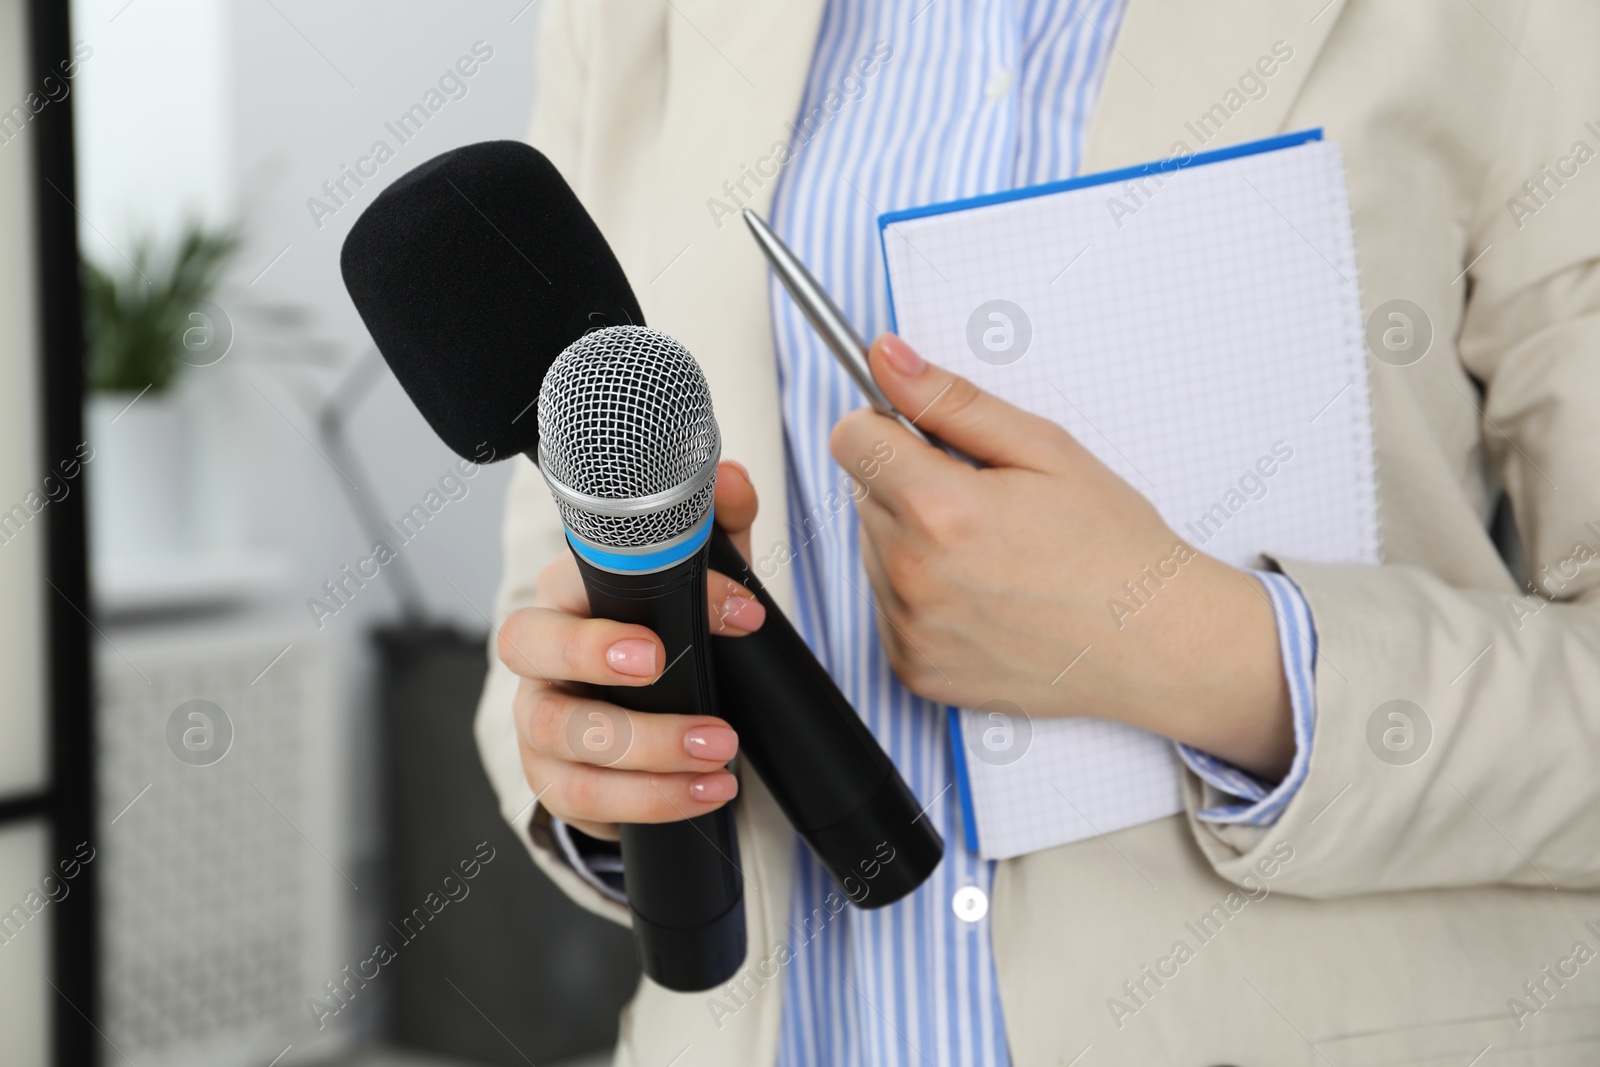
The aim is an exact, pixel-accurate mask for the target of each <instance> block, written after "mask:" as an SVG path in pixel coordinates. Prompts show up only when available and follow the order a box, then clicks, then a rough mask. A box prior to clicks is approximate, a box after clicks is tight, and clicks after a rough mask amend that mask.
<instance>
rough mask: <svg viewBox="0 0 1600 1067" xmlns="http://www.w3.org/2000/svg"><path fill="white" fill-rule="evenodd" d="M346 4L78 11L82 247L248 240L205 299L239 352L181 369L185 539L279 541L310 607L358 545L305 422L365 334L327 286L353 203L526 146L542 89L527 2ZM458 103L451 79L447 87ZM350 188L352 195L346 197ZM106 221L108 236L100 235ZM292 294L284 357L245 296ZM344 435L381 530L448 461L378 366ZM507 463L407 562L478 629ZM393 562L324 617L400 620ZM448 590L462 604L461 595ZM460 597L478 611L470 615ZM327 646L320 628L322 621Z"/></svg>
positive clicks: (442, 517) (181, 4)
mask: <svg viewBox="0 0 1600 1067" xmlns="http://www.w3.org/2000/svg"><path fill="white" fill-rule="evenodd" d="M526 4H527V0H505V2H501V3H481V4H472V5H465V4H461V5H454V4H452V5H445V4H437V3H430V2H425V0H409V2H405V3H394V2H387V3H384V2H376V0H356V2H349V3H340V4H326V3H316V2H311V0H271V2H270V3H269V2H268V0H133V3H131V4H128V3H126V0H77V3H76V5H75V26H74V36H75V37H76V38H80V39H83V40H85V41H87V42H89V43H90V44H91V45H92V47H93V48H94V54H93V57H92V58H91V59H90V60H88V61H87V62H86V63H85V64H84V66H83V70H82V72H81V73H80V75H79V80H78V84H77V87H76V98H75V103H76V104H77V106H78V117H79V122H80V132H79V141H80V156H81V165H82V175H81V178H80V182H81V190H82V196H81V198H80V200H81V203H80V206H81V208H82V210H83V215H84V219H85V221H86V223H87V225H86V226H85V232H86V234H87V236H86V238H85V248H86V251H88V253H89V254H90V255H97V256H101V257H102V258H104V259H105V260H106V261H107V262H109V263H116V262H118V260H117V258H116V251H115V250H114V249H113V248H112V247H111V246H117V247H119V248H122V249H124V250H125V249H126V247H127V242H128V241H129V240H130V239H131V236H132V235H133V234H135V233H138V232H142V231H144V230H146V229H148V228H150V227H152V226H159V227H170V226H171V225H173V224H174V223H175V222H176V221H177V220H178V219H181V218H182V217H184V216H185V215H186V214H196V213H197V214H200V215H202V216H204V217H207V218H211V219H224V218H229V217H234V218H237V219H239V220H240V221H241V222H242V224H243V227H244V232H245V235H246V244H245V246H244V248H243V250H242V252H241V253H240V255H239V256H238V259H237V261H236V263H235V267H234V270H233V272H232V277H231V278H230V281H229V285H228V287H227V292H226V294H225V295H224V296H222V297H219V301H218V302H219V303H221V304H222V305H223V307H224V308H225V309H226V310H227V311H228V313H229V315H230V317H231V318H232V319H233V322H234V326H235V328H236V329H237V331H238V339H237V341H236V343H235V347H234V349H233V351H232V352H231V353H230V354H229V356H228V357H227V359H225V360H224V361H223V362H222V363H220V364H218V365H217V366H215V367H209V368H204V369H199V370H195V371H193V372H190V373H189V375H188V380H187V381H186V382H185V383H184V387H183V391H184V394H185V396H186V398H187V400H188V403H189V404H190V407H191V411H192V413H193V416H194V425H193V437H192V443H191V455H192V458H193V461H194V462H195V464H196V468H197V469H196V476H197V478H198V479H199V481H198V483H197V488H198V490H199V493H198V495H199V498H200V501H199V505H198V507H197V508H196V509H195V515H194V518H193V526H194V528H195V540H196V542H197V543H198V544H199V545H201V546H202V547H219V546H221V547H238V546H256V547H268V548H283V549H287V550H288V552H289V554H290V558H291V565H290V570H289V576H288V577H287V579H286V580H285V581H283V582H282V583H281V588H280V589H279V590H278V596H279V598H280V599H281V601H282V603H283V605H284V607H285V608H286V610H288V609H292V610H294V611H298V612H300V613H302V615H303V617H304V618H305V619H306V626H307V629H306V633H307V637H308V639H314V638H317V637H320V636H321V634H319V632H318V631H317V630H316V629H315V628H314V627H313V626H312V624H311V617H310V614H309V612H308V611H307V609H306V607H305V603H304V602H305V601H306V599H307V598H309V597H312V596H316V595H318V593H319V586H320V585H321V583H322V582H323V581H324V580H326V579H329V578H332V577H334V576H336V574H337V572H338V570H339V568H340V567H341V566H342V565H344V564H353V563H354V562H355V561H356V559H357V558H358V557H360V556H362V555H364V554H365V553H366V552H367V550H368V549H369V547H370V545H369V543H368V539H367V538H366V537H365V536H364V535H363V534H362V533H361V531H360V529H359V527H358V526H357V524H356V523H355V521H354V520H353V518H352V515H351V511H350V508H349V506H348V505H347V503H346V501H345V498H344V497H343V496H342V495H341V492H340V483H341V477H342V476H341V474H340V473H339V472H336V471H335V470H334V469H333V468H332V466H331V465H330V464H329V462H328V461H327V460H326V459H325V458H324V457H323V456H322V455H320V454H319V452H318V451H317V450H316V448H314V447H313V445H312V443H311V442H308V440H307V438H308V437H309V438H311V439H312V441H315V439H316V433H315V429H314V427H313V425H312V420H311V418H310V412H311V411H312V410H313V409H314V407H315V405H316V404H317V402H318V400H319V398H320V397H322V396H324V395H326V393H327V392H328V390H330V389H331V388H332V387H333V385H334V383H335V382H337V381H338V380H339V379H340V378H341V377H342V373H343V371H344V369H346V368H348V367H349V366H350V365H351V364H352V361H354V360H355V359H357V358H358V357H359V356H360V355H361V354H362V353H363V351H364V350H365V349H366V346H367V344H368V341H367V337H366V333H365V330H364V329H363V328H362V326H361V323H360V320H359V318H358V317H357V315H356V313H355V311H354V309H353V308H352V307H351V306H350V303H349V300H348V298H347V296H346V295H345V292H344V286H343V284H342V282H341V281H340V278H339V272H338V254H339V247H340V243H341V242H342V240H343V238H344V235H345V233H346V232H347V231H348V229H349V227H350V225H351V223H352V222H353V221H354V219H355V218H356V216H357V215H358V214H359V212H360V210H361V209H362V208H364V207H365V206H366V205H368V204H370V203H371V201H372V198H373V197H374V195H376V193H377V192H378V190H379V189H380V188H381V187H382V186H383V185H385V184H387V183H388V182H389V181H392V180H393V179H394V178H395V177H397V176H398V175H400V174H401V173H403V172H404V171H405V170H407V169H409V168H411V167H413V166H415V165H417V164H418V163H421V162H422V161H423V160H425V159H427V158H429V157H430V156H432V155H435V154H437V153H438V152H441V151H443V150H445V149H448V148H451V147H453V146H456V145H460V144H465V143H469V142H472V141H478V140H485V139H490V138H501V137H510V138H515V137H521V136H522V135H523V133H524V131H525V130H526V126H527V118H528V114H529V110H530V106H531V100H532V86H533V72H532V68H531V59H532V54H533V33H534V28H535V24H536V23H537V21H538V18H537V15H538V6H537V4H535V5H532V6H526ZM479 41H481V42H483V44H482V45H480V46H479V51H480V53H481V52H482V51H483V50H484V49H485V48H488V49H492V50H493V55H492V58H490V59H488V60H487V61H480V63H479V69H478V72H477V73H476V74H475V75H474V76H473V77H472V78H470V79H465V85H466V95H465V96H464V97H462V98H460V99H448V100H446V102H445V103H444V105H443V106H442V107H440V109H439V110H438V112H437V114H435V115H434V116H433V117H432V118H431V119H430V121H429V122H428V123H427V125H426V127H425V128H424V129H423V131H422V132H421V133H420V134H417V135H416V136H415V137H414V138H413V139H412V140H411V141H410V142H409V143H406V144H403V145H402V144H400V143H399V142H398V140H397V139H396V138H395V137H394V136H393V135H392V134H391V133H389V132H388V131H387V130H386V129H385V128H384V123H385V122H386V121H388V120H390V119H393V118H394V117H395V116H397V115H399V114H400V113H401V112H403V111H405V110H406V109H407V108H409V107H410V106H411V105H412V104H413V103H416V102H419V101H422V100H423V99H424V94H425V93H426V92H427V91H428V90H429V89H433V88H436V87H437V83H438V79H439V77H440V75H441V73H443V72H445V71H446V70H447V69H449V68H450V67H451V66H452V64H454V63H455V61H456V60H457V59H458V57H461V56H463V55H468V54H470V53H471V50H472V48H473V45H474V43H475V42H479ZM453 91H458V90H453ZM380 138H381V139H383V140H385V141H387V142H388V143H389V145H390V146H391V147H392V148H393V149H394V150H395V156H394V158H393V159H392V160H390V161H389V162H388V163H386V164H385V165H383V166H381V167H380V168H378V169H379V173H378V174H377V176H376V177H375V178H371V179H367V180H366V183H365V186H364V187H362V188H359V189H357V188H356V187H355V186H354V185H353V184H351V183H349V182H348V180H347V181H346V189H347V190H350V191H351V192H353V194H354V195H353V196H351V197H349V198H348V199H347V200H346V202H345V204H343V205H342V206H338V208H337V211H336V213H334V214H332V215H330V216H327V217H324V218H322V219H321V220H320V225H319V224H318V220H315V219H314V218H313V216H312V214H311V212H310V211H309V210H308V207H307V200H308V199H309V198H312V197H318V198H320V199H321V200H322V201H323V202H324V203H332V201H331V200H330V198H329V197H327V195H326V194H325V193H324V191H323V190H322V188H321V187H322V184H323V182H324V181H327V180H330V179H337V178H339V177H340V175H341V165H343V166H349V167H353V166H355V165H356V163H357V160H358V159H359V158H360V157H362V156H364V155H366V154H367V153H368V151H369V150H370V148H371V146H372V145H373V143H374V141H376V140H378V139H380ZM341 199H344V197H343V196H342V194H341ZM96 230H98V231H100V232H101V233H102V234H103V235H104V239H102V238H101V237H99V236H97V235H96V234H95V231H96ZM261 303H271V304H281V303H289V304H294V305H299V306H302V307H304V308H306V309H307V310H309V312H310V314H311V328H310V334H311V336H310V337H309V338H305V339H302V340H299V341H291V342H290V343H288V344H285V343H284V342H283V341H282V340H281V339H274V335H273V334H272V333H271V331H268V330H265V329H263V328H262V327H260V326H259V325H255V324H254V323H255V322H256V319H255V318H254V317H253V316H252V311H251V308H252V306H253V305H257V304H261ZM350 434H351V436H352V439H353V442H354V444H355V447H356V449H357V452H358V454H359V456H360V459H361V462H362V464H363V465H364V467H365V468H366V471H367V477H363V476H362V475H360V474H358V473H357V472H355V471H347V472H344V473H345V474H347V475H349V477H351V478H352V479H353V480H355V481H358V482H361V483H363V484H367V483H368V482H369V481H370V486H371V488H372V489H373V490H374V491H375V492H376V493H377V495H378V497H379V499H380V501H381V504H382V507H383V509H384V511H385V513H386V514H388V515H390V516H391V517H392V516H394V515H398V514H399V513H400V512H402V511H404V510H406V509H407V508H409V507H410V506H411V505H412V504H413V503H416V502H418V501H420V500H421V498H422V496H423V495H424V494H425V493H426V492H427V490H428V489H429V488H430V487H431V486H432V485H433V484H434V483H435V482H436V481H437V480H438V478H439V476H440V475H441V474H443V473H445V472H446V471H447V470H448V469H449V468H450V466H451V464H452V463H453V461H454V456H453V454H452V453H450V452H449V451H448V450H447V449H446V448H445V447H444V446H443V445H442V444H440V443H439V442H438V441H437V439H436V438H435V437H434V435H433V434H432V432H431V431H430V430H429V429H428V427H427V425H426V424H425V423H424V422H423V421H422V419H421V418H420V416H418V415H417V414H416V413H415V411H414V410H413V409H412V407H411V404H410V402H409V401H408V400H407V398H406V397H405V396H404V394H403V392H402V391H401V390H400V388H399V387H398V385H397V384H396V383H395V382H394V380H393V378H392V377H390V376H389V375H388V374H387V371H385V372H384V374H383V377H382V380H381V382H380V384H379V385H378V387H377V388H376V389H375V390H374V391H373V393H372V395H370V396H369V398H368V399H367V400H366V401H365V402H364V404H363V406H362V407H361V408H360V409H359V412H358V414H357V415H356V417H355V419H354V421H353V423H352V425H351V427H350ZM508 474H509V468H507V467H505V466H501V467H495V468H488V469H486V470H485V471H484V472H483V473H482V474H480V475H479V476H478V477H477V478H476V479H475V480H473V481H472V482H471V483H470V493H469V495H468V496H467V498H466V499H465V500H463V501H460V502H458V503H451V504H449V505H448V506H447V507H446V508H445V509H444V510H443V511H442V512H440V513H439V515H438V516H437V517H436V518H435V519H434V520H433V521H432V522H431V523H430V525H429V526H428V527H427V529H426V530H425V532H424V533H423V535H422V536H421V537H419V538H418V539H417V540H416V541H415V542H413V544H412V545H410V546H409V547H407V548H406V549H404V550H403V554H404V555H405V556H406V557H407V558H409V559H410V561H411V562H412V563H413V564H414V566H415V567H416V568H417V570H418V572H419V574H420V577H421V581H422V585H423V588H424V591H425V594H426V599H427V602H428V606H429V608H430V609H431V611H433V612H434V613H436V614H437V615H438V616H440V617H443V618H449V619H455V620H458V621H460V622H462V623H464V624H468V625H471V626H473V627H475V628H481V627H482V625H483V622H482V619H481V618H480V616H479V614H478V611H483V612H487V611H488V608H489V604H490V601H491V598H492V593H493V588H494V585H495V581H496V578H497V574H498V570H499V552H498V525H499V518H500V514H501V497H502V496H503V490H504V485H505V481H506V478H507V476H508ZM390 577H391V576H390V575H389V574H388V573H387V572H385V574H384V575H383V576H381V577H380V578H379V579H378V580H377V581H376V582H375V583H373V585H372V586H370V587H368V588H367V589H364V590H362V591H361V592H360V593H359V594H358V595H357V596H356V597H355V598H353V600H352V603H351V605H350V608H349V609H348V610H344V611H341V612H340V613H339V614H338V615H337V616H335V617H334V618H333V619H329V620H326V627H327V628H328V629H332V628H335V627H337V628H340V629H345V630H349V629H354V628H356V624H357V623H359V622H360V621H362V620H363V619H371V618H373V617H375V616H378V615H389V614H391V613H392V612H393V610H394V607H395V601H394V599H393V596H392V592H391V590H390V589H388V588H386V586H388V585H390V584H391V582H390ZM457 590H459V591H460V592H459V593H458V592H457ZM468 601H470V604H469V603H468ZM322 633H326V630H324V631H322Z"/></svg>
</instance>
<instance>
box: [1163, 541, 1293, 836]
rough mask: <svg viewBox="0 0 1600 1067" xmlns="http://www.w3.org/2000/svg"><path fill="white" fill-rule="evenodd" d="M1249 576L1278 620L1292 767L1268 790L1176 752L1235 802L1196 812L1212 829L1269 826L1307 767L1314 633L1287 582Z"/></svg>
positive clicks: (1194, 754)
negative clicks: (1227, 825)
mask: <svg viewBox="0 0 1600 1067" xmlns="http://www.w3.org/2000/svg"><path fill="white" fill-rule="evenodd" d="M1251 573H1252V574H1254V575H1255V576H1256V577H1257V578H1258V579H1260V581H1261V584H1262V585H1264V586H1265V587H1266V590H1267V596H1268V597H1270V598H1271V600H1272V613H1273V614H1274V615H1275V616H1277V620H1278V650H1279V653H1280V655H1281V656H1282V658H1283V673H1284V676H1285V678H1287V679H1288V682H1289V703H1290V706H1291V708H1292V709H1293V712H1294V762H1293V763H1291V764H1290V765H1289V773H1288V774H1286V775H1285V776H1284V778H1283V781H1281V782H1278V783H1277V784H1276V785H1274V784H1272V783H1270V782H1263V781H1262V780H1261V779H1260V778H1257V777H1256V776H1255V775H1253V774H1250V773H1248V772H1246V771H1242V770H1240V769H1239V768H1238V767H1235V766H1234V765H1233V764H1231V763H1229V762H1227V761H1226V760H1220V759H1218V758H1217V757H1215V756H1213V755H1211V754H1210V753H1208V752H1201V751H1200V750H1199V749H1195V748H1190V747H1189V746H1188V745H1179V746H1178V756H1179V758H1181V759H1182V760H1183V762H1184V763H1185V764H1186V765H1187V766H1188V768H1189V769H1190V770H1191V771H1193V772H1194V773H1195V774H1198V775H1199V776H1200V777H1201V778H1202V779H1203V780H1204V781H1205V782H1207V783H1208V784H1209V785H1212V786H1214V787H1216V788H1217V789H1219V790H1221V791H1222V792H1223V793H1226V794H1227V795H1228V796H1230V797H1237V798H1238V799H1237V801H1236V802H1235V803H1232V804H1217V805H1214V806H1212V807H1209V808H1202V809H1200V811H1199V812H1197V813H1196V814H1197V816H1198V817H1199V818H1201V819H1203V820H1205V821H1206V822H1214V823H1234V824H1240V825H1244V826H1271V825H1272V824H1273V823H1275V822H1277V821H1278V816H1280V815H1282V814H1283V809H1284V808H1286V807H1288V805H1289V801H1291V800H1293V799H1294V795H1295V794H1296V793H1297V792H1299V790H1300V785H1301V783H1302V782H1304V781H1305V780H1306V771H1307V770H1308V769H1309V768H1310V766H1311V738H1312V733H1313V730H1314V728H1315V727H1316V722H1317V695H1316V681H1317V679H1316V669H1315V668H1316V659H1317V631H1316V627H1315V624H1314V623H1313V622H1312V619H1311V609H1310V608H1309V607H1308V606H1307V605H1306V599H1305V597H1304V596H1302V595H1301V593H1300V589H1299V587H1298V586H1296V585H1295V584H1294V582H1293V581H1291V580H1290V579H1289V578H1288V577H1287V576H1285V575H1282V574H1278V573H1277V572H1276V571H1252V572H1251Z"/></svg>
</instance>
